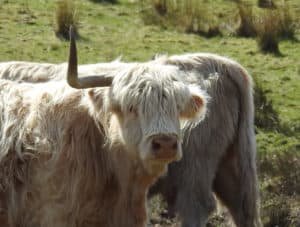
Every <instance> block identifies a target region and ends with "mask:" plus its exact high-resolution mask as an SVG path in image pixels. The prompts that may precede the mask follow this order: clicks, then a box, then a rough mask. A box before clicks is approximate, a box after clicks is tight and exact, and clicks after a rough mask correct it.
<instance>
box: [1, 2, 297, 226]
mask: <svg viewBox="0 0 300 227" xmlns="http://www.w3.org/2000/svg"><path fill="white" fill-rule="evenodd" d="M132 2H133V1H129V0H120V1H119V3H117V4H109V3H97V1H88V0H80V1H79V0H77V1H75V4H76V13H77V16H78V20H79V34H80V39H79V41H78V50H79V63H81V64H83V63H95V62H101V61H111V60H114V59H116V58H118V57H119V56H122V59H123V60H124V61H147V60H148V59H150V58H152V57H153V56H154V55H155V54H157V53H167V54H182V53H187V52H212V53H217V54H220V55H224V56H228V57H230V58H232V59H235V60H237V61H238V62H240V63H241V64H242V65H243V66H245V68H246V69H247V70H248V71H249V72H250V74H251V75H252V76H253V78H254V80H255V82H256V89H255V92H256V95H255V98H256V100H255V101H256V114H257V115H256V133H257V141H258V158H257V160H258V161H257V163H258V168H259V177H260V182H261V195H262V216H263V222H264V224H265V226H268V227H271V226H276V225H277V226H280V227H281V226H282V227H283V226H300V218H299V217H300V30H299V29H300V25H299V24H298V25H299V26H298V30H297V31H296V40H289V39H286V40H282V41H281V42H280V45H279V48H280V52H281V55H274V54H264V53H262V52H260V51H259V49H258V47H257V44H256V40H255V38H242V37H237V36H234V35H223V36H222V35H219V36H215V37H210V38H207V37H204V36H201V35H197V34H187V33H184V32H181V31H179V30H177V29H173V28H165V27H163V26H160V25H158V24H149V25H145V23H144V21H143V19H142V16H141V14H142V12H143V10H144V8H142V6H141V4H138V3H132ZM228 2H229V1H225V0H218V1H214V3H211V5H210V7H211V10H213V9H214V8H216V9H217V10H220V11H222V10H223V7H224V12H225V14H226V13H227V14H226V15H228V14H229V13H230V12H233V11H234V5H233V3H230V4H228ZM289 2H290V3H291V4H292V6H293V9H295V12H297V13H298V16H299V15H300V2H299V0H290V1H289ZM213 4H216V5H213ZM228 7H229V8H228ZM55 9H56V1H46V0H39V1H34V0H0V51H1V54H0V61H9V60H23V61H37V62H53V63H59V62H63V61H66V59H67V52H68V42H66V41H63V40H61V39H59V38H57V37H56V36H55V33H54V27H55ZM228 9H230V10H228ZM298 23H300V20H299V21H298ZM158 203H159V202H158V201H154V202H153V203H152V206H153V207H152V208H153V210H154V211H153V212H154V213H155V215H154V216H155V221H154V222H153V223H158V224H162V225H163V226H170V225H171V224H170V223H173V222H176V220H163V219H160V217H158V215H157V212H158V211H157V209H156V208H157V207H156V206H159V207H160V206H161V204H158ZM223 219H224V218H223V217H222V216H218V217H214V218H213V219H212V220H211V223H212V224H211V226H216V225H218V226H223V224H221V223H222V220H223Z"/></svg>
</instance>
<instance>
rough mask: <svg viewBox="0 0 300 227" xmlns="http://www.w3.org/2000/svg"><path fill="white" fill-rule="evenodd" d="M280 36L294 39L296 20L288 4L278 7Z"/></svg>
mask: <svg viewBox="0 0 300 227" xmlns="http://www.w3.org/2000/svg"><path fill="white" fill-rule="evenodd" d="M279 14H280V36H281V37H282V38H285V39H296V38H295V33H296V29H297V21H296V16H295V13H294V12H293V11H292V9H291V7H290V5H289V4H287V3H285V4H283V5H282V6H281V7H280V12H279Z"/></svg>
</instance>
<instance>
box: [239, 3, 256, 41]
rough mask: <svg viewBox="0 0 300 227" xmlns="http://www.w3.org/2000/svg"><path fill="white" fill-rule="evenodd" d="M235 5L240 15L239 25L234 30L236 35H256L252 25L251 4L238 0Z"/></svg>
mask: <svg viewBox="0 0 300 227" xmlns="http://www.w3.org/2000/svg"><path fill="white" fill-rule="evenodd" d="M237 7H238V14H239V17H240V23H239V27H238V29H237V31H236V33H237V35H238V36H243V37H254V36H255V35H256V29H255V25H254V15H253V8H252V6H251V5H249V4H246V3H243V2H238V4H237Z"/></svg>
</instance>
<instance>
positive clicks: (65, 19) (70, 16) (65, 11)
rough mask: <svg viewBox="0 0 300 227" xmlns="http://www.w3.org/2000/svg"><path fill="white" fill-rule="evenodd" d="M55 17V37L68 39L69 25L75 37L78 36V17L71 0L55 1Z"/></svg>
mask: <svg viewBox="0 0 300 227" xmlns="http://www.w3.org/2000/svg"><path fill="white" fill-rule="evenodd" d="M55 19H56V27H55V34H56V36H57V37H59V38H63V39H67V40H68V39H69V28H70V26H71V25H72V26H73V28H74V31H75V35H76V37H78V17H77V14H76V10H75V5H74V3H73V1H72V0H60V1H58V2H57V8H56V12H55Z"/></svg>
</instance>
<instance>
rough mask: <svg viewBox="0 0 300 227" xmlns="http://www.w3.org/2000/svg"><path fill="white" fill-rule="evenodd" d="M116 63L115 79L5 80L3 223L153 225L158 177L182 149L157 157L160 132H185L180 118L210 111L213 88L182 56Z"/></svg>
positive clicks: (0, 123)
mask: <svg viewBox="0 0 300 227" xmlns="http://www.w3.org/2000/svg"><path fill="white" fill-rule="evenodd" d="M48 66H49V65H48ZM48 66H46V68H47V67H48ZM53 66H54V65H52V66H51V67H49V70H52V69H53ZM43 67H44V66H43ZM57 67H60V66H57ZM54 68H56V66H54ZM56 72H57V73H60V71H59V70H58V71H56ZM113 73H114V74H116V75H115V79H114V81H113V85H112V86H111V88H93V89H85V90H76V89H73V88H70V87H69V86H68V85H67V84H66V82H65V81H62V80H59V79H57V78H59V76H57V75H55V76H51V75H50V74H49V75H48V76H45V77H44V76H42V77H43V78H45V80H46V81H48V82H43V81H45V80H39V79H36V78H38V77H35V76H33V75H32V77H30V76H29V75H25V74H23V76H21V77H22V79H21V80H19V79H20V75H21V74H18V75H15V76H14V75H13V74H10V77H9V79H10V80H3V79H2V80H0V99H1V102H0V221H1V226H2V225H3V226H11V227H13V226H14V227H16V226H20V227H35V226H36V227H37V226H39V227H40V226H42V227H47V226H49V227H53V226H57V227H68V226H70V227H71V226H72V227H73V226H85V227H88V226H90V227H93V226H105V227H110V226H120V227H133V226H145V223H146V217H147V215H146V207H145V201H146V193H147V191H148V188H149V186H150V185H151V184H152V183H153V182H154V181H155V180H156V179H157V178H158V176H160V175H161V174H162V173H163V172H164V171H165V168H166V165H167V164H168V163H169V162H171V161H174V160H175V159H179V158H180V156H181V146H178V150H177V154H176V155H175V156H174V157H173V158H170V159H168V160H156V159H155V156H154V155H153V152H151V146H149V144H151V138H152V137H153V136H156V135H169V134H172V135H174V136H176V138H177V140H178V142H179V141H180V139H181V136H180V122H179V119H180V118H186V116H188V118H189V119H190V120H193V122H196V123H197V122H198V121H199V120H201V119H202V118H203V116H202V115H203V114H204V113H205V105H206V98H205V95H203V94H202V93H203V92H201V90H200V89H199V87H195V86H190V85H187V84H185V83H183V82H181V81H180V77H179V75H180V71H179V69H178V67H176V66H161V65H159V66H158V65H157V66H155V65H152V64H132V65H127V66H126V67H125V69H122V70H117V71H116V69H115V68H114V70H113ZM40 75H41V74H40ZM44 75H46V74H44ZM52 75H53V74H52ZM56 76H57V78H55V77H56ZM17 77H19V79H18V78H17ZM2 78H4V77H2ZM25 78H27V79H28V80H29V81H27V82H25V81H26V79H25ZM32 78H34V79H32ZM14 79H15V80H16V81H13V80H14ZM56 79H57V81H55V80H56ZM31 80H32V81H31ZM51 80H52V81H51ZM28 82H31V83H28ZM36 82H43V83H36ZM200 104H201V105H200ZM153 107H155V111H154V110H153V109H154V108H153ZM161 152H164V151H161Z"/></svg>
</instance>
